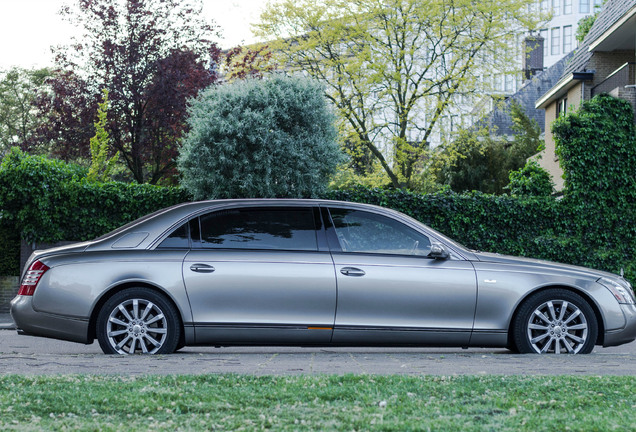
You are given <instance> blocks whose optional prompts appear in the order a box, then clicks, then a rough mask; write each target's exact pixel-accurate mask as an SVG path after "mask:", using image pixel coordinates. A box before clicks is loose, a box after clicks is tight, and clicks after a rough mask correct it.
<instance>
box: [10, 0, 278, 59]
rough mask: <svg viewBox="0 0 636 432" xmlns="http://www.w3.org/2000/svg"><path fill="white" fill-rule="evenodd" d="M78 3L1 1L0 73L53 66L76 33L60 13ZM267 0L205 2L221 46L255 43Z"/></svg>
mask: <svg viewBox="0 0 636 432" xmlns="http://www.w3.org/2000/svg"><path fill="white" fill-rule="evenodd" d="M75 1H76V0H0V70H2V69H8V68H10V67H12V66H19V67H23V68H38V67H45V66H51V65H52V63H53V57H52V55H51V49H50V47H51V46H52V45H64V44H67V43H68V42H69V41H70V38H71V36H73V35H74V34H75V32H76V30H75V28H74V27H73V26H72V25H70V24H68V23H66V22H65V21H64V20H63V19H62V18H61V17H60V15H59V14H58V11H59V10H60V8H61V7H62V6H63V5H64V4H73V3H74V2H75ZM266 4H267V0H203V8H204V10H203V13H204V14H205V15H206V18H211V19H213V20H214V21H215V22H216V24H217V25H219V26H220V27H221V31H222V34H223V39H221V40H219V41H218V43H219V45H220V46H221V47H222V48H230V47H233V46H236V45H238V44H242V43H251V42H254V41H255V38H254V37H253V35H252V33H251V31H250V24H251V23H253V22H257V21H258V18H259V16H260V12H261V10H262V9H263V7H264V6H265V5H266Z"/></svg>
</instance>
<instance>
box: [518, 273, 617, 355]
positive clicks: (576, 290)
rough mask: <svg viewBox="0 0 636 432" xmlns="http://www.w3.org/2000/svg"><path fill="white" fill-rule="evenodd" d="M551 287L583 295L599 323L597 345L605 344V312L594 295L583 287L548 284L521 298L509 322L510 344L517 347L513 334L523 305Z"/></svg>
mask: <svg viewBox="0 0 636 432" xmlns="http://www.w3.org/2000/svg"><path fill="white" fill-rule="evenodd" d="M551 289H562V290H566V291H570V292H572V293H574V294H578V295H579V296H581V297H583V299H584V300H585V301H586V302H587V303H588V304H589V305H590V307H591V308H592V310H593V311H594V315H595V317H596V322H597V323H598V335H597V337H596V341H595V345H603V342H604V338H605V321H604V318H603V314H602V313H601V310H600V309H599V307H598V305H597V304H596V302H595V301H594V299H593V298H592V296H590V295H589V294H588V293H587V292H585V291H584V290H582V289H579V288H575V287H572V286H568V285H547V286H543V287H540V288H538V289H536V290H533V291H529V292H527V293H526V295H525V296H524V297H523V298H522V299H521V300H519V302H518V303H517V305H516V306H515V310H514V311H513V313H512V315H511V316H510V322H509V323H508V346H510V347H515V348H516V346H515V343H514V335H513V323H514V322H515V320H516V319H517V315H518V314H519V310H520V309H521V306H522V305H523V304H524V303H525V302H526V301H527V300H528V298H530V297H532V296H533V295H535V294H538V293H541V292H545V291H549V290H551Z"/></svg>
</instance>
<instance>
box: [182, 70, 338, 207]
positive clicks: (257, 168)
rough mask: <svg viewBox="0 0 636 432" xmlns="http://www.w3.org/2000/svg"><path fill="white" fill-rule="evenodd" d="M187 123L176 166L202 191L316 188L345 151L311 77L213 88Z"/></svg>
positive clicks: (278, 192) (310, 192)
mask: <svg viewBox="0 0 636 432" xmlns="http://www.w3.org/2000/svg"><path fill="white" fill-rule="evenodd" d="M189 123H190V132H189V133H188V135H187V136H186V137H185V139H184V142H183V145H182V147H181V154H180V155H179V159H178V167H179V171H180V172H181V174H182V177H183V179H182V182H181V184H182V185H183V187H184V188H185V189H187V190H188V191H189V192H190V193H191V194H192V195H193V196H194V197H195V198H196V199H202V198H242V197H309V196H314V195H316V194H318V193H319V192H321V191H322V190H323V189H324V188H325V186H326V184H327V182H328V180H329V177H330V176H331V175H332V174H333V172H334V171H335V168H336V166H337V164H338V163H339V161H340V159H341V158H340V152H339V149H338V145H337V142H336V137H337V132H336V129H335V127H334V117H333V114H332V113H331V111H330V110H329V109H328V107H327V102H326V101H325V98H324V96H323V93H322V87H321V86H320V85H318V84H317V83H315V82H313V81H311V80H308V79H306V78H285V77H282V76H276V77H272V78H270V79H267V80H246V81H238V82H233V83H231V84H228V85H225V86H222V87H213V88H209V89H208V90H206V91H205V92H203V93H202V95H201V96H200V97H199V98H198V99H197V100H196V101H194V102H193V103H192V107H191V110H190V119H189Z"/></svg>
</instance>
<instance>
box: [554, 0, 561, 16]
mask: <svg viewBox="0 0 636 432" xmlns="http://www.w3.org/2000/svg"><path fill="white" fill-rule="evenodd" d="M552 13H553V15H554V16H558V15H561V0H552Z"/></svg>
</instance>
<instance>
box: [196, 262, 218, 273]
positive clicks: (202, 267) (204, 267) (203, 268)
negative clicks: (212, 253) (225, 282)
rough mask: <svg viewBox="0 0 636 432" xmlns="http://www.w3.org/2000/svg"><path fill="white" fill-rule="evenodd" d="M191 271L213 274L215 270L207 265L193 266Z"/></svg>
mask: <svg viewBox="0 0 636 432" xmlns="http://www.w3.org/2000/svg"><path fill="white" fill-rule="evenodd" d="M190 270H192V271H193V272H197V273H212V272H213V271H214V270H215V268H214V267H212V266H211V265H207V264H192V265H191V266H190Z"/></svg>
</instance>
